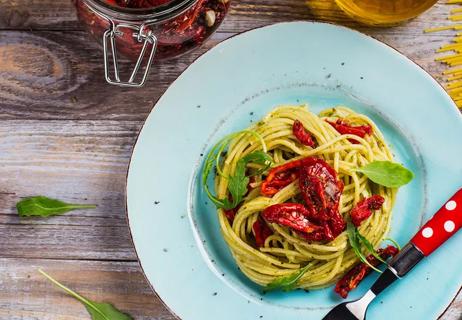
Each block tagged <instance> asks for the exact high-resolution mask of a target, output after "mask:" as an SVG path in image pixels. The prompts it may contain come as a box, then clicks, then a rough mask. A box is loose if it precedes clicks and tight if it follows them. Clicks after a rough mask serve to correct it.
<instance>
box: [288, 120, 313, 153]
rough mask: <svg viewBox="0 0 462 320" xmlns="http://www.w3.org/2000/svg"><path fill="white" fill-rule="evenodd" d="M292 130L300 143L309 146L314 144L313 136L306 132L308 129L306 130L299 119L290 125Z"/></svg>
mask: <svg viewBox="0 0 462 320" xmlns="http://www.w3.org/2000/svg"><path fill="white" fill-rule="evenodd" d="M292 132H293V134H294V136H295V137H296V138H297V140H298V141H300V143H301V144H303V145H305V146H309V147H314V146H315V143H314V140H313V136H312V135H311V134H310V133H309V132H308V130H306V128H305V127H304V126H303V124H302V123H301V122H300V121H298V120H295V121H294V124H293V125H292Z"/></svg>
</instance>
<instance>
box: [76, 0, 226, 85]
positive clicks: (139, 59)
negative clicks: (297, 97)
mask: <svg viewBox="0 0 462 320" xmlns="http://www.w3.org/2000/svg"><path fill="white" fill-rule="evenodd" d="M73 1H74V3H75V6H76V8H77V15H78V17H79V20H80V21H81V22H82V23H83V24H84V26H85V27H86V29H87V30H88V31H89V32H90V33H91V34H92V35H93V37H95V38H96V39H97V40H98V41H102V44H103V48H104V51H105V52H104V54H105V56H104V62H105V72H106V80H107V81H108V82H109V83H111V84H117V85H123V86H132V87H137V86H141V85H143V84H144V82H145V80H146V76H147V72H148V71H149V67H150V65H151V63H152V61H153V60H157V59H168V58H174V57H177V56H179V55H181V54H183V53H185V52H187V51H190V50H192V49H194V48H197V47H199V46H200V45H201V44H202V43H203V42H204V41H205V40H206V39H207V38H208V37H209V36H210V35H212V33H213V32H214V31H215V30H216V29H217V28H218V26H219V25H220V24H221V22H222V21H223V19H224V17H225V15H226V13H227V11H228V9H229V0H73ZM118 53H120V54H122V55H124V56H125V57H128V58H130V59H131V60H133V61H136V64H135V67H134V70H133V73H132V75H131V76H130V79H129V80H128V81H121V80H120V76H119V71H118V62H117V57H118ZM114 57H115V58H114ZM111 66H112V68H111ZM143 68H144V69H145V72H144V73H143V74H141V75H140V74H137V73H138V71H139V70H140V69H143ZM139 78H141V79H139Z"/></svg>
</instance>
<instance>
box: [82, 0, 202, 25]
mask: <svg viewBox="0 0 462 320" xmlns="http://www.w3.org/2000/svg"><path fill="white" fill-rule="evenodd" d="M197 1H198V0H172V1H170V2H168V3H166V4H163V5H159V6H156V7H153V8H149V9H146V8H124V7H115V6H112V5H110V4H108V3H106V2H105V1H104V0H84V2H85V3H86V4H87V5H88V6H90V7H91V8H92V9H93V10H97V11H98V12H99V13H102V14H103V15H106V16H107V17H108V18H116V19H119V20H127V21H133V20H137V21H139V20H164V19H169V18H172V17H174V16H176V15H178V14H180V13H182V12H184V11H185V10H187V9H189V8H190V7H191V6H192V5H194V4H195V3H196V2H197Z"/></svg>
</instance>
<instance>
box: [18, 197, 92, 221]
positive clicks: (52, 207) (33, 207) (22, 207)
mask: <svg viewBox="0 0 462 320" xmlns="http://www.w3.org/2000/svg"><path fill="white" fill-rule="evenodd" d="M94 208H96V205H94V204H74V203H66V202H64V201H61V200H57V199H51V198H47V197H44V196H35V197H28V198H24V199H22V200H21V201H19V202H18V203H16V209H17V210H18V214H19V216H21V217H31V216H39V217H49V216H54V215H59V214H63V213H66V212H68V211H71V210H78V209H94Z"/></svg>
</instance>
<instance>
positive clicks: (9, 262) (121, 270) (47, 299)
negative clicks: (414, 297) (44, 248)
mask: <svg viewBox="0 0 462 320" xmlns="http://www.w3.org/2000/svg"><path fill="white" fill-rule="evenodd" d="M39 268H41V269H43V270H44V271H46V272H47V273H49V274H50V275H52V276H53V277H54V278H56V279H57V280H58V281H60V282H62V283H63V284H65V285H66V286H68V287H70V288H71V289H73V290H75V291H77V292H79V293H80V294H83V295H84V296H86V297H88V298H90V299H94V300H96V301H105V302H111V303H112V304H114V305H115V306H116V307H117V308H119V309H120V310H122V311H124V312H127V313H129V314H130V315H132V316H133V317H134V318H135V319H137V320H148V319H150V320H173V319H176V318H175V317H174V316H173V315H172V314H170V313H169V311H168V310H167V309H166V308H165V307H164V306H163V304H162V303H161V302H160V300H159V298H158V297H157V296H155V295H154V294H153V292H152V291H151V289H150V288H149V286H148V284H147V282H146V281H145V279H144V276H143V275H142V274H141V271H140V268H139V266H138V263H136V262H114V261H111V262H104V261H66V260H64V261H63V260H43V259H37V260H35V259H34V260H32V259H5V258H0V319H5V320H6V319H8V320H26V319H40V320H55V319H62V320H77V319H78V320H82V319H90V318H89V316H88V315H87V313H86V311H85V309H84V308H83V307H82V306H81V305H80V304H79V303H78V302H77V301H75V300H74V299H72V298H70V297H68V296H67V295H65V294H64V293H63V292H61V291H60V290H59V289H57V288H55V287H54V286H53V285H52V284H50V283H49V282H48V281H47V280H45V279H44V278H43V277H42V276H41V275H40V274H39V273H38V272H37V270H38V269H39ZM461 317H462V295H459V298H457V299H456V300H455V301H454V303H453V304H452V305H451V307H449V308H448V310H446V312H445V313H444V315H443V316H442V317H441V318H440V319H439V320H458V319H461Z"/></svg>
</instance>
